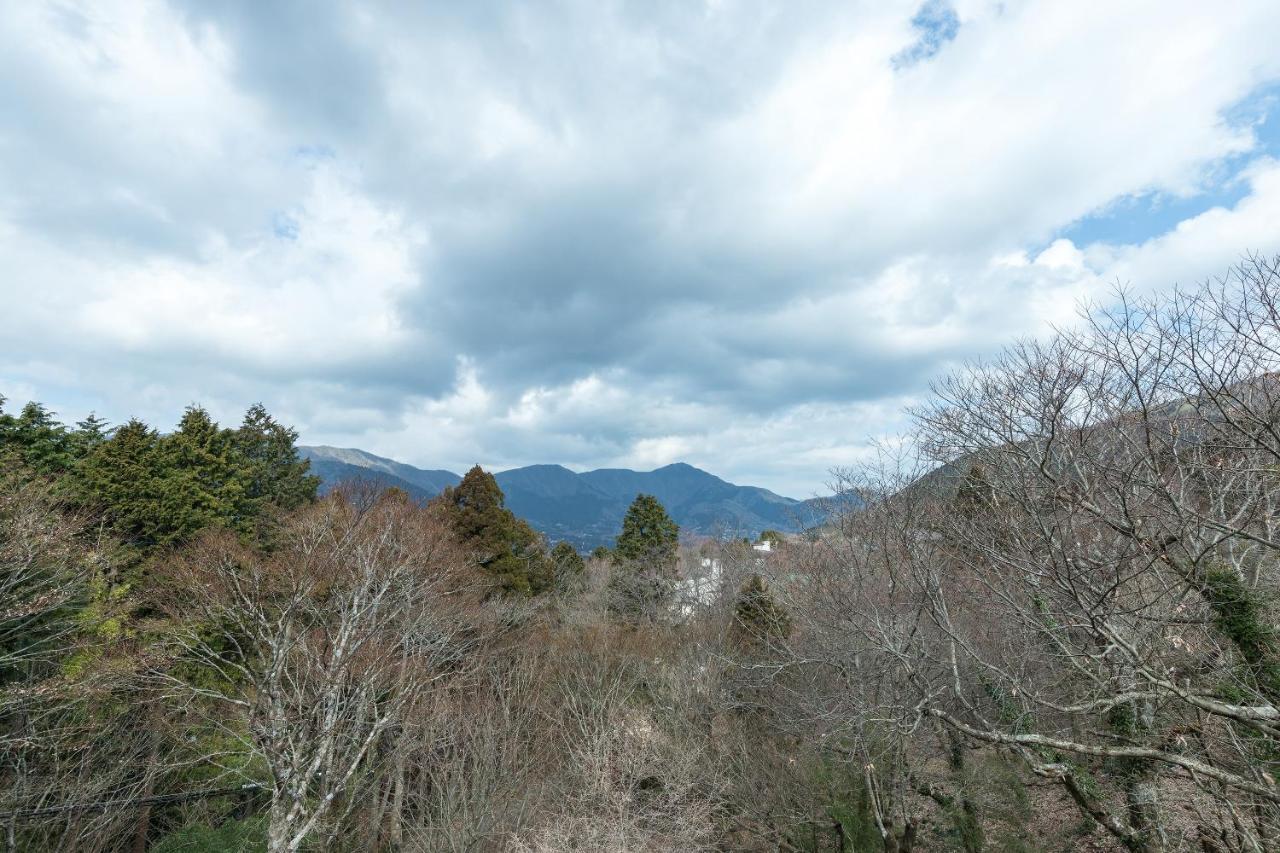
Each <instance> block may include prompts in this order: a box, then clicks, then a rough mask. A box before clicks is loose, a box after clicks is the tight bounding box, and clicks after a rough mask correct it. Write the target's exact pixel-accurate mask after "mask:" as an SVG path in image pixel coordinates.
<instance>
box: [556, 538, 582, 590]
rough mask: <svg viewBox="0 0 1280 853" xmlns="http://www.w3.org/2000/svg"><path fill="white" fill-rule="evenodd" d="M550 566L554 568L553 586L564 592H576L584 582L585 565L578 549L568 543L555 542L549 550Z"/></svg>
mask: <svg viewBox="0 0 1280 853" xmlns="http://www.w3.org/2000/svg"><path fill="white" fill-rule="evenodd" d="M551 564H552V566H553V567H554V568H555V577H556V580H555V585H556V587H557V588H558V589H560V590H561V591H564V592H577V591H579V590H581V589H582V587H583V585H584V584H585V582H586V574H587V564H586V563H584V562H583V560H582V555H581V554H579V553H578V549H577V548H574V547H573V546H572V545H570V544H569V543H568V542H564V541H561V542H557V543H556V546H555V547H554V548H552V549H551Z"/></svg>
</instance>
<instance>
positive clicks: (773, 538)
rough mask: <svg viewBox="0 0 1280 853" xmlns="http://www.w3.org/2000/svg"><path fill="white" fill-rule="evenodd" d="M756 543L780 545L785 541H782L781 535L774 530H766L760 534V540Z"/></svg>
mask: <svg viewBox="0 0 1280 853" xmlns="http://www.w3.org/2000/svg"><path fill="white" fill-rule="evenodd" d="M757 541H759V542H772V543H773V544H774V545H781V544H783V543H784V542H786V541H787V540H786V539H784V538H783V536H782V534H781V533H779V532H778V531H776V530H766V531H764V532H763V533H761V534H760V538H759V539H758V540H757Z"/></svg>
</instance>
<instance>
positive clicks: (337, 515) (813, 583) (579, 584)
mask: <svg viewBox="0 0 1280 853" xmlns="http://www.w3.org/2000/svg"><path fill="white" fill-rule="evenodd" d="M1278 344H1280V260H1278V261H1269V260H1262V259H1256V260H1254V261H1253V262H1251V263H1249V264H1246V265H1244V266H1242V267H1240V268H1237V269H1235V270H1233V271H1231V273H1230V275H1229V276H1227V277H1225V278H1224V279H1222V280H1221V281H1219V282H1216V283H1213V284H1210V285H1206V286H1204V287H1202V288H1199V289H1196V290H1193V291H1187V292H1180V293H1175V294H1174V295H1172V296H1168V297H1159V298H1156V297H1153V298H1149V299H1147V298H1137V297H1135V296H1132V295H1130V294H1125V293H1120V294H1118V296H1117V300H1116V304H1115V305H1114V306H1111V307H1108V308H1106V309H1105V310H1104V309H1102V308H1098V309H1093V310H1092V311H1091V312H1090V313H1089V314H1088V316H1087V318H1086V322H1085V323H1084V325H1082V326H1081V327H1079V328H1078V329H1075V330H1073V331H1068V332H1062V333H1059V334H1057V335H1055V336H1053V337H1051V338H1047V339H1045V340H1040V341H1026V342H1024V343H1021V344H1019V345H1017V346H1014V347H1012V348H1010V349H1008V350H1007V351H1005V352H1004V353H1003V354H1002V355H1000V356H999V357H998V358H995V359H993V360H991V361H989V362H985V363H982V364H974V365H971V366H968V367H965V368H963V369H960V370H958V371H957V372H955V373H953V374H951V375H949V376H946V377H943V378H942V379H940V380H939V381H938V382H937V383H936V384H935V393H934V395H933V397H931V398H930V400H928V401H927V402H925V403H923V404H922V405H921V406H919V407H918V408H917V409H915V410H914V411H913V412H912V419H913V424H914V427H913V430H914V432H913V434H912V437H911V441H910V442H908V443H904V444H902V445H900V446H899V447H898V448H897V449H896V453H897V455H894V454H893V453H890V452H889V451H888V450H886V453H885V456H884V457H883V460H882V461H883V464H882V465H881V466H879V467H876V468H868V469H864V470H859V471H858V472H845V473H844V478H845V485H846V487H847V489H848V491H849V492H851V493H853V494H856V495H858V496H859V498H860V500H859V502H857V503H854V502H852V501H846V502H845V503H843V504H842V505H841V506H839V507H837V508H836V509H837V510H838V511H837V513H836V515H834V516H833V517H832V518H831V519H830V520H829V522H828V523H827V524H825V525H823V526H822V527H821V528H820V529H818V530H815V531H812V533H811V535H808V536H804V537H799V536H787V535H784V534H781V533H777V532H771V533H769V534H768V536H767V545H766V544H765V543H760V547H759V548H753V547H751V545H750V544H745V543H743V542H741V541H740V540H737V539H733V540H729V539H726V540H724V541H721V542H718V543H708V544H705V545H703V546H700V548H699V549H697V550H693V551H690V550H689V549H687V548H685V549H682V546H681V544H680V525H679V524H678V523H677V521H676V519H675V518H673V514H672V513H671V512H670V508H669V506H668V503H669V502H670V503H679V502H680V501H681V500H682V496H683V495H685V494H687V492H686V491H682V489H683V486H682V485H681V483H683V482H684V481H685V478H686V477H693V478H696V479H697V480H699V481H702V482H706V477H708V476H709V475H703V474H701V472H696V473H693V472H689V471H684V470H682V469H678V468H677V469H676V470H669V469H661V470H660V471H659V472H655V473H656V474H659V475H660V476H659V477H658V478H650V479H637V478H636V476H633V474H634V472H618V471H597V472H591V473H590V474H589V475H575V476H573V477H566V476H564V474H565V473H567V472H565V470H564V469H559V470H555V471H542V470H532V471H530V470H529V469H524V470H523V473H520V474H518V475H517V476H515V477H513V478H508V480H507V481H506V482H507V485H510V487H511V488H510V492H508V491H507V488H506V486H505V485H504V484H503V478H501V477H495V476H494V475H493V474H491V473H489V472H486V471H484V470H482V469H481V468H479V467H478V466H477V467H475V468H473V469H472V470H470V471H468V472H467V473H466V474H465V476H463V477H461V478H459V479H458V480H457V482H456V483H449V484H447V485H446V487H445V488H444V489H443V491H441V492H440V493H439V494H438V495H435V496H434V497H433V498H432V499H431V500H428V501H426V502H425V503H424V502H423V501H421V500H418V499H417V498H420V497H422V496H424V494H425V492H426V491H427V487H426V486H424V485H423V483H422V482H421V481H420V480H414V479H411V477H415V476H417V475H414V473H413V472H412V471H408V472H406V471H400V470H397V469H394V468H392V469H382V470H383V473H384V474H386V476H387V477H395V478H396V479H395V480H389V481H383V482H375V483H364V484H353V485H351V486H349V487H345V488H338V489H334V490H332V491H331V492H329V493H328V494H326V495H324V496H319V495H318V494H317V492H318V486H319V480H318V478H317V477H316V476H314V474H313V473H312V471H311V469H310V467H309V463H308V461H307V460H306V459H304V458H302V457H301V456H300V455H299V452H298V448H297V447H296V439H297V436H296V434H295V432H294V431H293V430H292V429H290V428H288V427H287V426H284V425H282V424H279V423H277V422H276V421H275V420H274V419H273V418H272V417H271V416H270V415H269V414H268V413H267V412H266V411H265V410H264V409H263V408H262V407H261V406H254V407H253V408H251V409H249V411H248V412H247V413H246V415H245V417H244V419H243V421H242V422H241V423H240V424H239V425H237V426H232V427H224V426H221V425H219V424H217V423H215V422H214V421H213V420H212V419H211V418H210V416H209V415H208V414H207V413H206V412H205V411H204V410H202V409H200V408H199V407H191V408H189V409H188V410H187V411H186V412H185V413H183V414H182V416H181V418H180V420H179V421H178V424H177V426H176V428H175V429H174V430H173V431H171V432H161V431H158V430H157V429H155V428H153V427H152V426H149V425H147V424H144V423H142V422H140V421H136V420H134V421H128V422H126V423H124V424H121V425H119V426H114V427H113V426H112V425H110V424H106V423H104V422H102V421H101V420H100V419H98V418H96V417H93V416H90V417H88V418H86V419H85V420H84V421H81V422H79V423H77V424H75V425H74V426H69V425H64V424H63V423H61V422H59V420H58V419H57V418H56V417H55V416H54V414H53V413H51V412H49V411H47V410H46V409H45V408H43V407H41V406H40V405H39V404H36V403H29V404H27V405H25V406H24V407H22V408H21V409H17V410H10V409H9V408H8V404H7V401H6V403H5V405H4V406H3V407H0V762H2V763H0V827H2V828H3V833H4V837H5V839H6V843H7V845H8V849H10V850H23V851H28V850H30V851H44V850H56V851H146V850H153V851H162V853H174V851H185V850H198V851H222V850H267V851H271V853H284V851H308V850H334V851H357V850H359V851H368V850H386V851H391V850H421V851H446V850H448V851H453V850H467V849H469V850H513V851H540V853H552V851H563V850H603V851H631V850H646V851H647V850H658V851H698V850H706V851H712V850H743V851H767V850H770V851H771V850H785V851H809V853H819V851H833V853H835V851H872V850H875V851H894V852H895V853H905V851H911V850H930V851H933V850H943V851H964V853H977V851H986V850H991V851H1044V853H1048V851H1063V852H1064V853H1065V851H1073V850H1128V851H1136V853H1155V851H1166V850H1200V851H1206V852H1207V853H1226V851H1270V850H1276V849H1280V787H1278V786H1277V781H1276V780H1277V777H1280V629H1278V628H1277V624H1278V620H1277V613H1278V610H1277V607H1278V603H1280V599H1278V598H1277V596H1278V595H1280V532H1277V519H1278V516H1277V512H1276V507H1277V505H1280V383H1277V382H1276V376H1277V375H1280V345H1278ZM366 461H367V460H366ZM348 464H350V463H348ZM360 467H364V468H366V469H367V467H368V466H360ZM508 473H511V472H508ZM406 475H409V476H406ZM638 476H643V475H638ZM521 478H533V479H535V480H536V482H537V484H538V488H539V489H540V490H546V489H547V488H549V487H548V486H547V485H546V484H547V483H559V484H560V485H561V486H562V489H561V491H560V492H559V493H558V494H559V498H558V499H560V500H563V501H568V502H572V501H573V500H576V497H577V495H578V494H579V490H580V484H581V483H582V482H584V481H585V482H586V483H588V484H589V485H590V486H591V487H592V488H594V489H598V490H600V491H601V492H602V493H604V494H621V493H623V492H630V491H631V490H633V489H635V488H638V487H640V486H650V485H652V484H654V483H656V484H657V485H656V486H654V487H653V488H651V489H650V491H648V492H642V493H639V494H635V495H632V498H631V499H630V500H629V501H628V502H627V506H626V508H625V510H624V511H623V513H622V517H621V518H620V519H619V522H618V525H617V527H616V528H615V529H614V532H613V536H612V538H611V540H610V543H609V547H608V548H601V549H599V551H598V552H597V553H595V554H593V555H592V556H591V557H589V558H585V559H584V557H583V556H582V555H581V554H580V553H579V552H578V550H577V549H575V548H574V547H572V545H570V544H568V543H565V542H553V541H549V540H548V539H547V537H545V536H544V535H542V534H540V533H539V532H538V531H537V530H536V529H535V527H534V526H533V525H532V524H531V523H530V522H529V521H527V520H526V519H524V518H522V517H521V515H522V512H521V510H520V507H521V506H524V504H523V501H524V500H525V498H523V497H522V498H521V499H520V500H521V503H520V504H517V503H516V502H515V501H513V500H512V499H511V498H512V495H515V494H519V493H520V491H521V489H522V488H523V489H525V490H526V491H528V492H532V489H528V488H527V487H526V486H525V485H522V479H521ZM711 480H714V478H711ZM719 482H720V481H715V482H714V483H708V484H707V487H708V488H712V489H714V488H719V486H717V485H716V484H717V483H719ZM388 483H390V485H391V487H390V488H387V487H386V486H387V484H388ZM400 483H406V484H408V485H409V486H411V487H413V488H415V489H422V490H423V492H422V493H416V494H415V493H414V492H413V491H412V490H411V489H409V488H406V487H405V486H400V485H399V484H400ZM427 485H428V486H429V485H430V484H427ZM726 485H727V484H726ZM699 583H701V584H705V585H704V586H698V584H699ZM706 585H709V586H706ZM690 590H692V593H693V594H692V595H689V594H688V593H689V592H690ZM707 590H710V593H709V594H707Z"/></svg>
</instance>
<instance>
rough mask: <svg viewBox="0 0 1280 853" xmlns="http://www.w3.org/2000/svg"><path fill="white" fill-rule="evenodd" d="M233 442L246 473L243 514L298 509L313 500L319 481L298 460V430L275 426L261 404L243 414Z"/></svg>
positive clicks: (309, 463)
mask: <svg viewBox="0 0 1280 853" xmlns="http://www.w3.org/2000/svg"><path fill="white" fill-rule="evenodd" d="M233 441H234V444H235V447H236V450H237V452H238V454H239V456H240V460H241V464H243V465H244V466H245V469H246V470H245V473H244V487H245V491H244V500H245V502H246V504H247V505H246V507H245V508H244V510H243V511H244V512H245V513H246V514H249V515H258V514H260V513H261V512H262V511H263V509H264V508H265V507H266V506H268V505H271V506H275V507H278V508H280V509H286V510H289V509H297V508H298V507H300V506H303V505H304V504H308V503H310V502H311V501H313V500H315V497H316V490H317V489H318V488H319V487H320V478H319V477H316V476H313V475H311V474H309V473H308V471H309V470H310V468H311V462H310V461H309V460H306V459H302V458H299V456H298V450H297V446H296V445H297V441H298V432H297V430H294V429H291V428H289V427H286V426H284V425H282V424H280V423H278V422H276V420H275V419H274V418H272V417H271V415H269V414H267V410H266V409H265V408H263V406H262V404H261V403H258V404H255V405H254V406H252V407H250V409H249V411H247V412H245V416H244V421H243V422H242V423H241V424H240V428H239V429H238V430H236V433H235V435H234V437H233Z"/></svg>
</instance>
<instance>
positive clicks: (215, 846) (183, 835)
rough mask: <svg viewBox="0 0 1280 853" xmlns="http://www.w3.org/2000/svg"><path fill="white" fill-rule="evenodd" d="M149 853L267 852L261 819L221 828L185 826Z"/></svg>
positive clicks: (263, 820)
mask: <svg viewBox="0 0 1280 853" xmlns="http://www.w3.org/2000/svg"><path fill="white" fill-rule="evenodd" d="M150 849H151V850H152V851H153V853H255V852H256V851H259V850H266V849H267V821H266V817H265V816H260V817H253V818H248V819H245V820H229V821H227V822H226V823H223V824H222V825H221V826H217V827H209V826H189V827H187V828H185V829H181V830H179V831H177V832H174V833H171V834H169V835H166V836H165V837H164V838H162V839H160V840H159V841H158V842H156V844H155V845H154V846H153V847H151V848H150Z"/></svg>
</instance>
